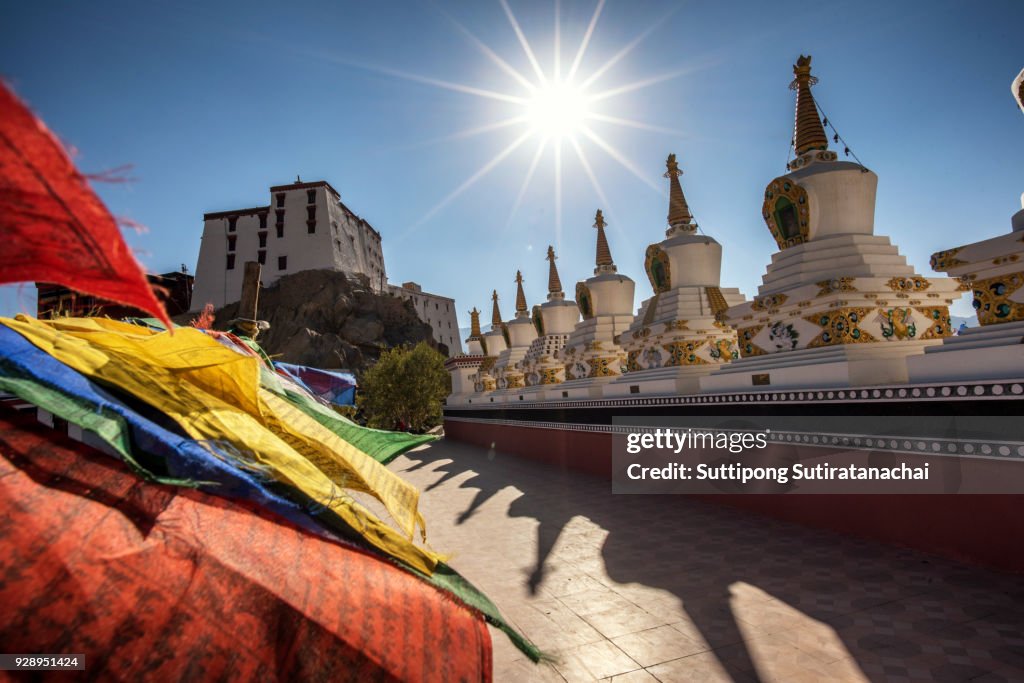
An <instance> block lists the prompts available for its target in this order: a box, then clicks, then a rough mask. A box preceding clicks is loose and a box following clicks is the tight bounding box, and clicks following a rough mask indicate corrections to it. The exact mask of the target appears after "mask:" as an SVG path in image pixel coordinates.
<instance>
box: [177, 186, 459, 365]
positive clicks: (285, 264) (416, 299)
mask: <svg viewBox="0 0 1024 683" xmlns="http://www.w3.org/2000/svg"><path fill="white" fill-rule="evenodd" d="M203 221H204V226H203V237H202V243H201V245H200V248H199V263H198V265H197V266H196V276H195V277H196V279H195V286H194V288H193V295H192V309H193V310H195V311H198V310H200V309H202V307H203V306H204V305H206V304H207V303H212V304H213V305H214V306H215V307H217V308H220V307H221V306H224V305H225V304H228V303H231V302H234V301H238V300H239V298H240V296H241V292H242V274H243V272H244V271H245V268H244V265H245V262H246V261H253V260H255V261H258V262H259V263H260V264H261V265H262V266H263V273H262V284H263V286H264V287H269V286H270V285H272V284H273V283H274V282H276V281H277V279H278V278H280V277H282V276H284V275H289V274H291V273H297V272H299V271H303V270H318V269H320V270H335V271H339V272H343V273H347V274H350V275H364V276H366V278H367V279H368V280H369V283H370V287H371V288H372V289H373V291H375V292H377V293H379V294H391V295H393V296H401V297H402V298H404V299H411V300H412V301H413V305H414V307H415V309H416V313H417V315H418V316H419V317H420V319H421V320H423V321H424V322H426V323H428V324H429V325H430V326H431V327H432V328H433V330H434V339H435V341H437V342H439V343H442V344H445V345H446V346H447V347H448V352H449V354H457V353H461V352H462V344H461V342H460V340H459V332H458V320H457V318H456V315H455V301H454V300H453V299H449V298H447V297H442V296H438V295H436V294H430V293H427V292H424V291H422V289H421V287H420V286H419V285H417V284H416V283H412V282H407V283H405V284H403V285H402V286H401V287H398V286H395V285H389V284H388V278H387V271H386V270H385V267H384V251H383V248H382V246H381V236H380V233H379V232H377V231H376V230H374V229H373V226H371V225H370V224H369V223H368V222H367V221H366V220H365V219H363V218H360V217H359V216H357V215H356V214H355V213H353V212H352V210H351V209H349V208H348V207H347V206H345V204H344V203H343V202H342V201H341V195H339V194H338V191H337V190H335V189H334V188H333V187H331V184H330V183H328V182H326V181H323V180H318V181H315V182H308V183H307V182H302V181H301V180H299V179H298V178H296V181H295V182H294V183H292V184H291V185H275V186H273V187H271V188H270V204H269V205H266V206H256V207H252V208H248V209H235V210H231V211H216V212H213V213H207V214H204V215H203Z"/></svg>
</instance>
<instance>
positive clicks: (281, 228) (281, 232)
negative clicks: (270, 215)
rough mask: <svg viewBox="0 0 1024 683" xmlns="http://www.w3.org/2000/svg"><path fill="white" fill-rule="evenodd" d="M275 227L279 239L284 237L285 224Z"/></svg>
mask: <svg viewBox="0 0 1024 683" xmlns="http://www.w3.org/2000/svg"><path fill="white" fill-rule="evenodd" d="M274 227H276V228H277V236H278V237H284V223H278V224H277V225H276V226H274Z"/></svg>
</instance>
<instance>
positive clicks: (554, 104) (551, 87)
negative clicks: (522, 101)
mask: <svg viewBox="0 0 1024 683" xmlns="http://www.w3.org/2000/svg"><path fill="white" fill-rule="evenodd" d="M592 116H593V112H592V111H591V110H590V101H589V98H588V97H587V96H586V95H585V94H584V93H583V91H582V90H581V89H580V88H579V87H577V86H575V85H573V84H572V83H568V82H552V83H548V84H547V85H544V86H542V87H540V88H538V89H537V90H536V91H535V92H534V93H533V95H532V97H530V98H529V99H528V100H527V102H526V121H527V122H528V123H529V124H530V126H531V128H532V129H533V131H534V132H535V133H537V134H539V135H541V136H543V137H545V138H551V139H554V140H555V141H558V140H560V139H562V138H564V137H571V136H575V135H576V134H578V133H580V132H581V131H582V130H583V126H584V124H585V122H586V121H587V120H588V119H590V118H591V117H592Z"/></svg>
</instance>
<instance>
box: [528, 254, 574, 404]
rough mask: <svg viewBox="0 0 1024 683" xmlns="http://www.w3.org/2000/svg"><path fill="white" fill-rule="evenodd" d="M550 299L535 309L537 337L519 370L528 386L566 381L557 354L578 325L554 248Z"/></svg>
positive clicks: (534, 320) (550, 268)
mask: <svg viewBox="0 0 1024 683" xmlns="http://www.w3.org/2000/svg"><path fill="white" fill-rule="evenodd" d="M546 259H547V261H548V297H547V301H546V302H544V303H543V304H538V305H535V306H534V307H533V316H532V317H533V323H534V327H535V328H536V330H537V338H536V339H534V340H533V342H532V343H531V344H530V348H529V349H528V350H527V352H526V355H525V356H524V357H523V359H522V360H521V361H519V367H520V369H521V370H522V372H523V375H524V377H525V381H526V385H527V386H528V387H539V386H545V385H549V384H560V383H562V382H564V381H565V365H564V364H563V363H562V362H561V361H560V360H559V359H558V354H559V352H560V351H561V350H562V347H563V346H565V343H566V342H567V341H568V340H569V335H570V334H571V333H572V331H573V329H574V328H575V327H576V323H577V322H579V317H580V314H579V309H578V308H577V306H576V302H575V301H566V299H565V292H563V291H562V280H561V278H559V276H558V268H557V267H556V266H555V260H556V259H557V257H556V256H555V249H554V247H552V246H548V252H547V256H546Z"/></svg>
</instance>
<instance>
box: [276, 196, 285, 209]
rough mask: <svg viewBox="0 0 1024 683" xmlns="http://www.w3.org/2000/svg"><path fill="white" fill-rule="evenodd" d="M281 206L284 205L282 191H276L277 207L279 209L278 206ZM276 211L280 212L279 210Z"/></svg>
mask: <svg viewBox="0 0 1024 683" xmlns="http://www.w3.org/2000/svg"><path fill="white" fill-rule="evenodd" d="M283 207H284V192H278V193H277V208H279V209H280V208H283ZM278 213H281V212H280V211H279V212H278Z"/></svg>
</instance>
